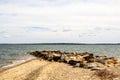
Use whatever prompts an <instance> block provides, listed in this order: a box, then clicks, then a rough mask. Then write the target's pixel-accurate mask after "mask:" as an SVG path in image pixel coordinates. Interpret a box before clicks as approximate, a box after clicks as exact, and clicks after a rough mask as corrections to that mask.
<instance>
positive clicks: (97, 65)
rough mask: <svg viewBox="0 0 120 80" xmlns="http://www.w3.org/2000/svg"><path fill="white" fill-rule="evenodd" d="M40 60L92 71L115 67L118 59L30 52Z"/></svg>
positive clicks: (62, 53) (55, 52) (75, 54)
mask: <svg viewBox="0 0 120 80" xmlns="http://www.w3.org/2000/svg"><path fill="white" fill-rule="evenodd" d="M29 54H30V55H33V56H35V57H38V58H42V59H44V60H48V61H56V62H64V63H67V64H70V65H72V66H73V67H83V68H90V69H104V68H105V67H110V66H115V65H116V64H117V59H116V58H114V57H107V56H95V55H94V54H93V53H88V52H85V53H77V52H71V53H70V52H61V51H59V50H58V51H34V52H29Z"/></svg>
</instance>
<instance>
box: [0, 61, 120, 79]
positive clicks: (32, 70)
mask: <svg viewBox="0 0 120 80" xmlns="http://www.w3.org/2000/svg"><path fill="white" fill-rule="evenodd" d="M111 69H112V68H111ZM113 70H114V71H118V72H117V73H120V72H119V71H120V67H118V68H114V69H113ZM93 72H94V71H91V70H90V69H84V68H79V67H77V68H73V66H70V65H69V64H65V63H59V62H49V61H45V60H40V59H33V60H30V61H27V62H25V63H22V64H19V65H16V66H14V67H12V68H9V69H6V70H4V71H1V72H0V80H100V79H99V78H98V77H91V76H93V75H92V74H93Z"/></svg>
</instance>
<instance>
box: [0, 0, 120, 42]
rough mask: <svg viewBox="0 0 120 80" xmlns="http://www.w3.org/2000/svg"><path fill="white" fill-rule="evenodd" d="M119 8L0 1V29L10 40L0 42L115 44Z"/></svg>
mask: <svg viewBox="0 0 120 80" xmlns="http://www.w3.org/2000/svg"><path fill="white" fill-rule="evenodd" d="M119 8H120V1H119V0H74V1H73V0H17V1H16V0H1V1H0V27H1V28H2V29H4V30H5V31H7V32H8V33H7V34H8V35H10V36H9V37H12V40H11V39H4V37H3V38H2V40H1V39H0V42H11V41H13V42H27V41H28V39H29V40H31V41H30V42H49V41H50V40H51V41H53V42H54V41H55V42H57V41H58V42H64V41H65V42H67V41H68V42H92V41H93V42H100V41H103V42H104V41H105V42H106V41H110V42H114V41H117V40H118V42H119V37H114V39H113V36H116V35H117V36H118V35H119V34H120V33H119V32H118V31H117V33H116V34H112V33H113V32H114V31H116V29H118V28H119V26H120V23H119V22H120V10H119ZM31 27H37V28H39V29H40V28H41V27H44V28H46V29H50V30H48V31H46V30H43V31H40V30H37V31H36V30H32V29H31ZM26 29H28V30H29V31H26ZM0 31H2V30H0ZM98 31H99V32H100V34H99V35H98V33H97V32H98ZM65 32H67V33H65ZM84 33H85V34H84ZM89 33H90V34H89ZM8 35H7V37H8ZM31 35H32V37H31ZM57 35H58V36H57ZM71 35H72V37H73V38H72V39H71ZM43 36H44V38H43ZM81 36H82V37H81ZM101 36H103V37H106V38H104V39H103V40H101V39H100V37H101ZM107 36H110V37H107ZM23 38H24V39H23ZM87 38H91V39H87ZM93 39H94V40H93Z"/></svg>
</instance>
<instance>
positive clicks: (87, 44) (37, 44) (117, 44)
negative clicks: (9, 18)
mask: <svg viewBox="0 0 120 80" xmlns="http://www.w3.org/2000/svg"><path fill="white" fill-rule="evenodd" d="M0 45H120V43H0Z"/></svg>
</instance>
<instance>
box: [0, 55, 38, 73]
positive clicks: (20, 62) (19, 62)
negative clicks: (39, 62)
mask: <svg viewBox="0 0 120 80" xmlns="http://www.w3.org/2000/svg"><path fill="white" fill-rule="evenodd" d="M35 59H37V58H36V57H29V58H28V59H24V60H17V61H14V62H13V63H12V64H8V65H5V66H2V67H1V68H0V73H1V72H3V71H5V70H8V69H11V68H14V67H16V66H19V65H22V64H24V63H27V62H30V61H32V60H35Z"/></svg>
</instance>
